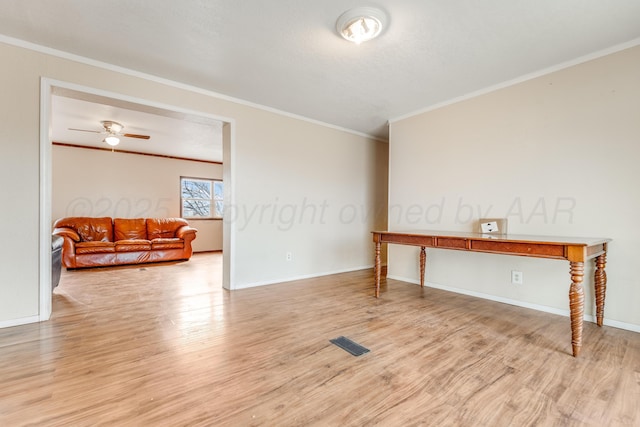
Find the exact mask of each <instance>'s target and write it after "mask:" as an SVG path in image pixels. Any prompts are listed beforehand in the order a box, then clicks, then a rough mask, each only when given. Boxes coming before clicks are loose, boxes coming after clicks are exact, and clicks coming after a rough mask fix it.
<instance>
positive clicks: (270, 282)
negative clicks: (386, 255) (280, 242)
mask: <svg viewBox="0 0 640 427" xmlns="http://www.w3.org/2000/svg"><path fill="white" fill-rule="evenodd" d="M372 268H373V265H365V266H361V267H353V268H346V269H344V270H335V271H328V272H323V273H314V274H305V275H302V276H293V277H285V278H282V279H277V280H266V281H264V282H252V283H246V284H244V285H237V286H236V287H234V288H233V289H234V290H236V289H247V288H255V287H258V286H268V285H275V284H277V283H286V282H293V281H296V280H304V279H313V278H315V277H323V276H331V275H332V274H341V273H350V272H352V271H359V270H370V269H372Z"/></svg>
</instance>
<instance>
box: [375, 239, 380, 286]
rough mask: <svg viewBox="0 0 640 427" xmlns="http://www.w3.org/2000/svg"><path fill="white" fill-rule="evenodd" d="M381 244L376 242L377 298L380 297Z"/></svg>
mask: <svg viewBox="0 0 640 427" xmlns="http://www.w3.org/2000/svg"><path fill="white" fill-rule="evenodd" d="M380 246H381V243H380V242H376V258H375V263H374V265H375V268H374V269H375V276H376V298H379V297H380Z"/></svg>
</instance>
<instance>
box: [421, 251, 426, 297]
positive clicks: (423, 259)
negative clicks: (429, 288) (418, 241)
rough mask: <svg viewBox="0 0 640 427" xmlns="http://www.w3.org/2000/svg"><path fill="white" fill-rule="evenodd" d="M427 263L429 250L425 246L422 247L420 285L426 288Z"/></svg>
mask: <svg viewBox="0 0 640 427" xmlns="http://www.w3.org/2000/svg"><path fill="white" fill-rule="evenodd" d="M426 264H427V251H426V249H425V247H424V246H421V247H420V287H422V288H424V270H425V266H426Z"/></svg>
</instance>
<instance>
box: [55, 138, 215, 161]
mask: <svg viewBox="0 0 640 427" xmlns="http://www.w3.org/2000/svg"><path fill="white" fill-rule="evenodd" d="M51 145H57V146H59V147H70V148H81V149H85V150H100V151H109V152H111V151H113V152H115V153H124V154H135V155H138V156H150V157H162V158H163V159H172V160H187V161H190V162H201V163H208V164H212V165H221V164H222V162H216V161H213V160H201V159H190V158H188V157H177V156H167V155H164V154H153V153H141V152H139V151H129V150H116V149H113V150H112V149H111V148H107V147H87V146H85V145H77V144H68V143H66V142H57V141H53V142H52V143H51Z"/></svg>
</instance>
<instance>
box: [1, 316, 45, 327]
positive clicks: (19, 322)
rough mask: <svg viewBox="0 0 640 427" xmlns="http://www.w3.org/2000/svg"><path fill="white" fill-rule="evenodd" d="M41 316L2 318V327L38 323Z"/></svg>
mask: <svg viewBox="0 0 640 427" xmlns="http://www.w3.org/2000/svg"><path fill="white" fill-rule="evenodd" d="M39 321H40V316H29V317H21V318H19V319H9V320H0V329H2V328H10V327H12V326H20V325H26V324H28V323H38V322H39Z"/></svg>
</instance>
